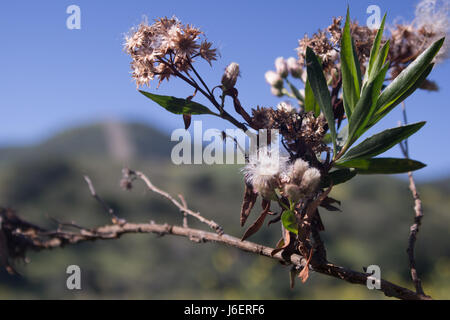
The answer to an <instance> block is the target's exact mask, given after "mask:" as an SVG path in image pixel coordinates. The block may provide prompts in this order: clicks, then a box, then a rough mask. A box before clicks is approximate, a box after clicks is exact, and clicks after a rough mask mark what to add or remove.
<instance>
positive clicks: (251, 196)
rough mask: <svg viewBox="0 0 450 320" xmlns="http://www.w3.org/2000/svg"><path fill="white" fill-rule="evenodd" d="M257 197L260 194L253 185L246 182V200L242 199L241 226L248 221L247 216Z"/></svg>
mask: <svg viewBox="0 0 450 320" xmlns="http://www.w3.org/2000/svg"><path fill="white" fill-rule="evenodd" d="M256 198H258V194H257V193H255V192H254V191H253V187H252V186H251V185H249V184H245V191H244V200H243V201H242V207H241V227H242V226H243V225H244V224H245V222H246V221H247V218H248V216H249V215H250V212H251V211H252V209H253V207H254V205H255V203H256Z"/></svg>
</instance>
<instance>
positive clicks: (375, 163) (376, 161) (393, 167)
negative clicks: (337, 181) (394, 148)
mask: <svg viewBox="0 0 450 320" xmlns="http://www.w3.org/2000/svg"><path fill="white" fill-rule="evenodd" d="M336 165H337V166H340V167H347V168H355V169H357V170H358V174H375V173H381V174H394V173H404V172H409V171H414V170H418V169H421V168H423V167H425V164H423V163H422V162H419V161H415V160H411V159H397V158H372V159H353V160H348V161H344V162H341V163H336Z"/></svg>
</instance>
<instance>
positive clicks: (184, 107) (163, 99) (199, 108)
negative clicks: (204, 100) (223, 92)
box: [139, 90, 216, 115]
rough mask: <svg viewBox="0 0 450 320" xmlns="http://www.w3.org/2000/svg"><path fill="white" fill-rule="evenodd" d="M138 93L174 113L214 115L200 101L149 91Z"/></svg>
mask: <svg viewBox="0 0 450 320" xmlns="http://www.w3.org/2000/svg"><path fill="white" fill-rule="evenodd" d="M139 92H140V93H142V94H143V95H144V96H146V97H147V98H149V99H151V100H153V101H154V102H156V103H157V104H159V105H160V106H161V107H163V108H164V109H166V110H168V111H170V112H172V113H175V114H193V115H195V114H213V115H216V114H215V113H214V112H212V111H211V110H209V109H208V108H207V107H205V106H204V105H201V104H200V103H197V102H194V101H191V100H187V99H180V98H175V97H171V96H163V95H158V94H153V93H150V92H146V91H142V90H139Z"/></svg>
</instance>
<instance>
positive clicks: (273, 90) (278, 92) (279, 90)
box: [270, 87, 284, 97]
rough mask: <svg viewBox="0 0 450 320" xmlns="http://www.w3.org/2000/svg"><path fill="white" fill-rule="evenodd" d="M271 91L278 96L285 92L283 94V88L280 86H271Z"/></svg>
mask: <svg viewBox="0 0 450 320" xmlns="http://www.w3.org/2000/svg"><path fill="white" fill-rule="evenodd" d="M270 92H271V93H272V94H273V95H274V96H277V97H282V96H283V95H284V94H283V91H282V90H281V89H278V88H275V87H271V88H270Z"/></svg>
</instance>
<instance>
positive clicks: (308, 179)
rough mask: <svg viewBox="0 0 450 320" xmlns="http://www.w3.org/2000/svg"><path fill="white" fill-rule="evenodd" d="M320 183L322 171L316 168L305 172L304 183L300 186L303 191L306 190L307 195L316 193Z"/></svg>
mask: <svg viewBox="0 0 450 320" xmlns="http://www.w3.org/2000/svg"><path fill="white" fill-rule="evenodd" d="M319 183H320V171H319V170H318V169H316V168H309V169H308V170H306V171H305V173H304V174H303V177H302V183H301V185H300V187H301V189H302V190H305V192H306V193H307V194H311V193H313V192H315V191H316V189H317V187H318V186H319Z"/></svg>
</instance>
